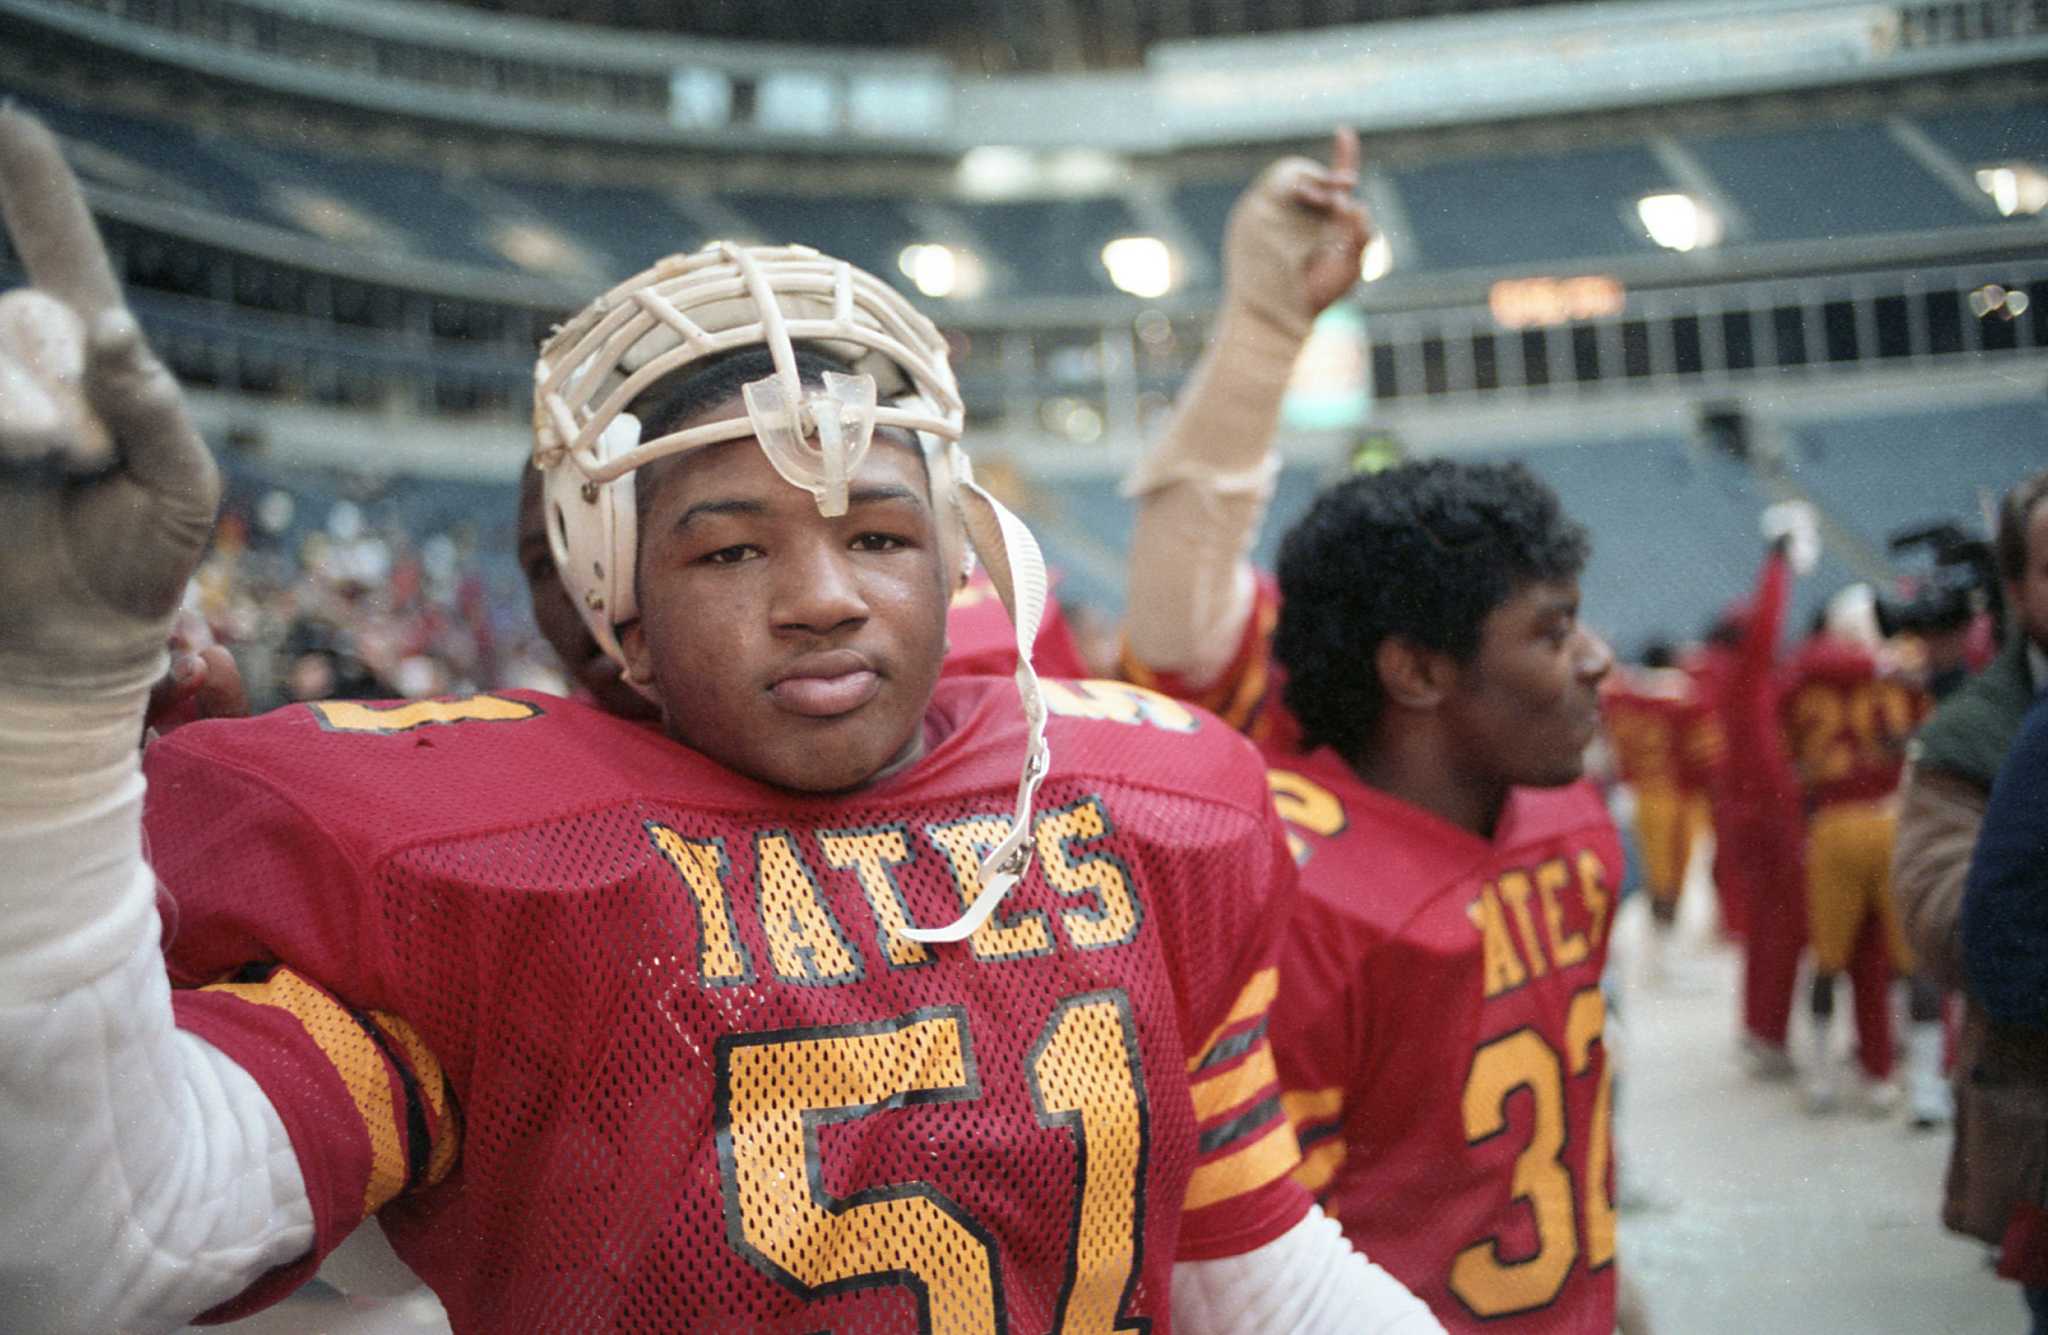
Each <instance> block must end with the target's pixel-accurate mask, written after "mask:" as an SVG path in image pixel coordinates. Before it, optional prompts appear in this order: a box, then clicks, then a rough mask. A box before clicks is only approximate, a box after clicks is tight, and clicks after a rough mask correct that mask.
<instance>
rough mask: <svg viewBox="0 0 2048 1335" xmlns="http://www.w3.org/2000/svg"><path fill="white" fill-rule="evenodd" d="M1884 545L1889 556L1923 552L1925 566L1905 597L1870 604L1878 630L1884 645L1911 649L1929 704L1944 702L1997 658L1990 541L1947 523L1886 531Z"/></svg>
mask: <svg viewBox="0 0 2048 1335" xmlns="http://www.w3.org/2000/svg"><path fill="white" fill-rule="evenodd" d="M1888 545H1889V546H1890V548H1891V550H1892V551H1893V552H1894V553H1895V554H1896V553H1901V552H1913V551H1922V550H1924V551H1926V552H1927V553H1929V554H1930V555H1931V556H1932V558H1933V566H1932V568H1931V569H1929V570H1928V571H1927V572H1926V574H1925V575H1923V576H1922V577H1921V578H1920V579H1919V580H1918V582H1917V584H1916V587H1915V588H1914V589H1913V592H1912V594H1911V596H1910V597H1907V598H1905V599H1901V600H1896V601H1894V600H1890V599H1885V598H1880V599H1878V602H1877V621H1878V626H1879V628H1880V629H1881V630H1882V631H1883V633H1884V637H1885V638H1886V639H1887V640H1892V639H1896V638H1898V637H1905V638H1907V639H1910V640H1912V641H1914V642H1917V643H1918V644H1919V646H1920V649H1921V652H1922V653H1923V654H1924V656H1925V659H1924V663H1923V669H1924V671H1923V677H1924V680H1923V682H1922V684H1923V685H1924V686H1925V688H1926V690H1927V693H1928V694H1929V695H1931V696H1933V697H1934V699H1935V700H1936V701H1941V700H1946V699H1948V697H1949V696H1951V695H1953V694H1955V692H1956V690H1957V689H1958V688H1960V687H1961V686H1962V684H1963V683H1964V682H1966V681H1968V680H1969V679H1970V674H1972V673H1974V672H1976V671H1978V670H1979V669H1980V668H1982V667H1984V666H1985V665H1986V664H1987V663H1988V662H1990V660H1991V658H1992V657H1993V655H1995V654H1996V652H1997V646H1998V641H1999V637H2000V635H2001V633H2002V631H2003V627H2004V608H2003V605H2002V604H2001V602H2000V600H1999V588H1998V585H1999V581H2000V577H1999V569H1998V558H1997V556H1996V554H1995V553H1994V552H1993V550H1992V545H1991V544H1990V543H1988V542H1985V541H1984V540H1983V539H1982V538H1974V537H1971V536H1970V535H1969V534H1968V533H1966V532H1964V531H1963V529H1962V528H1961V527H1960V526H1959V525H1956V524H1953V523H1938V524H1926V525H1922V526H1921V527H1918V528H1911V529H1906V530H1903V531H1901V532H1898V533H1894V534H1893V535H1892V537H1891V541H1890V543H1889V544H1888Z"/></svg>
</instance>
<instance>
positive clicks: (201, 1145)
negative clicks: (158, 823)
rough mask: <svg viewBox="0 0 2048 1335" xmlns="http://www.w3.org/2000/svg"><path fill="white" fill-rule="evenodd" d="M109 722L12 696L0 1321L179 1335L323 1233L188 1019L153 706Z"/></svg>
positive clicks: (288, 1166)
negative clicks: (146, 831)
mask: <svg viewBox="0 0 2048 1335" xmlns="http://www.w3.org/2000/svg"><path fill="white" fill-rule="evenodd" d="M114 713H116V714H118V715H119V716H118V717H112V718H108V717H105V716H95V711H94V710H92V709H90V708H85V707H81V706H79V705H78V704H76V703H75V702H57V703H52V702H50V701H47V700H44V701H27V700H24V699H22V698H20V697H19V696H11V695H7V694H0V1202H5V1205H4V1207H0V1312H4V1313H6V1328H7V1330H8V1331H9V1332H11V1333H13V1335H40V1332H51V1333H52V1335H55V1333H56V1332H66V1333H67V1335H68V1333H71V1332H78V1331H108V1330H120V1331H124V1332H126V1331H136V1332H146V1331H167V1330H173V1329H176V1328H177V1327H178V1326H179V1325H181V1324H182V1323H183V1322H184V1321H186V1320H187V1319H189V1318H190V1317H192V1316H193V1315H195V1314H197V1313H199V1312H202V1311H205V1310H206V1309H208V1308H210V1307H213V1306H215V1305H216V1304H218V1303H221V1302H224V1301H226V1300H227V1299H229V1298H232V1297H233V1296H235V1295H236V1294H238V1293H240V1292H241V1291H242V1290H244V1289H246V1288H247V1287H248V1286H249V1285H250V1283H252V1282H253V1281H254V1280H256V1279H257V1278H258V1277H260V1276H261V1275H262V1274H263V1273H264V1272H265V1271H267V1270H269V1269H271V1268H272V1267H274V1266H277V1265H281V1264H284V1263H286V1262H288V1261H291V1260H294V1259H296V1258H297V1257H299V1256H302V1255H303V1254H304V1253H305V1252H306V1250H307V1248H308V1247H310V1246H311V1245H312V1242H313V1217H312V1206H311V1203H310V1202H309V1200H308V1198H307V1196H306V1189H305V1184H304V1180H303V1179H302V1177H301V1175H300V1172H299V1167H298V1161H297V1159H296V1157H295V1156H294V1154H293V1151H292V1147H291V1142H290V1139H289V1137H288V1136H287V1134H286V1132H285V1129H284V1124H283V1122H282V1121H281V1120H280V1119H279V1117H278V1115H277V1111H276V1109H275V1108H274V1107H272V1106H271V1103H270V1101H269V1099H268V1098H266V1097H265V1096H264V1094H263V1092H262V1090H261V1089H260V1088H258V1086H257V1085H256V1082H255V1081H254V1080H253V1079H252V1078H251V1077H250V1076H249V1075H248V1073H247V1072H245V1071H243V1070H242V1068H241V1067H239V1066H237V1065H236V1064H235V1063H234V1062H232V1061H231V1060H229V1059H228V1058H227V1057H226V1056H225V1055H224V1054H222V1053H221V1052H220V1051H219V1050H218V1049H217V1048H214V1047H213V1046H212V1045H210V1044H208V1043H206V1042H204V1041H203V1040H201V1039H198V1038H196V1037H194V1036H192V1035H190V1034H185V1033H182V1032H180V1031H179V1030H178V1029H177V1028H176V1027H175V1026H174V1024H173V1023H172V1016H171V998H170V984H169V980H168V978H167V977H166V976H165V973H164V965H163V958H162V955H161V954H160V952H159V949H158V945H157V942H158V939H159V930H160V929H159V925H158V919H157V913H156V884H155V880H154V878H153V877H152V876H151V874H150V872H149V869H148V867H147V866H146V865H144V862H143V859H142V826H141V820H142V791H143V781H142V775H141V771H140V762H139V759H138V757H137V756H136V754H135V738H136V736H137V735H138V731H139V721H138V720H139V716H140V711H139V709H137V710H135V711H134V713H133V715H132V716H129V715H128V714H127V713H125V712H124V711H114ZM81 716H86V719H87V722H85V723H84V724H81V722H80V718H81Z"/></svg>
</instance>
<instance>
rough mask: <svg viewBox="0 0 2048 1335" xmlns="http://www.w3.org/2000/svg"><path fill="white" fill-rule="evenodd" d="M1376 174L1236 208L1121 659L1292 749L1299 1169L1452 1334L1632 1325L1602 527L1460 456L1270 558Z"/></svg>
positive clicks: (1289, 1019) (1577, 1334) (1288, 779)
mask: <svg viewBox="0 0 2048 1335" xmlns="http://www.w3.org/2000/svg"><path fill="white" fill-rule="evenodd" d="M1356 165H1357V145H1356V141H1355V139H1353V138H1352V137H1351V136H1350V135H1349V134H1347V133H1340V134H1339V135H1338V137H1337V141H1336V145H1335V150H1334V152H1333V155H1332V163H1331V166H1330V167H1328V168H1322V167H1319V166H1317V165H1316V164H1314V163H1311V162H1307V161H1304V160H1290V161H1285V162H1282V163H1280V164H1277V165H1276V166H1275V167H1274V168H1273V169H1271V170H1270V171H1268V172H1267V173H1266V174H1265V176H1264V177H1262V178H1261V179H1260V181H1259V182H1258V183H1256V184H1255V185H1253V186H1252V188H1251V189H1250V190H1249V191H1247V192H1246V194H1245V196H1244V198H1243V199H1241V200H1240V201H1239V203H1238V204H1237V206H1236V208H1235V209H1234V211H1233V213H1232V217H1231V222H1230V225H1229V229H1228V233H1227V238H1228V239H1227V242H1226V250H1225V261H1226V263H1225V268H1226V300H1225V303H1224V309H1223V311H1222V312H1221V313H1220V315H1219V316H1218V319H1217V325H1216V333H1215V334H1214V335H1213V337H1212V341H1211V344H1210V347H1209V349H1208V350H1207V352H1206V353H1205V354H1204V357H1203V360H1202V363H1201V365H1200V366H1199V367H1198V368H1197V370H1196V372H1195V376H1194V379H1193V381H1192V383H1191V385H1190V387H1189V388H1188V390H1186V391H1185V392H1184V394H1183V396H1182V399H1181V401H1180V403H1179V404H1178V405H1177V407H1176V411H1175V417H1174V420H1173V422H1172V424H1171V425H1170V426H1169V428H1168V430H1167V431H1166V433H1165V435H1164V437H1163V438H1162V440H1161V442H1160V444H1159V445H1158V446H1157V447H1155V449H1154V450H1153V451H1152V452H1151V453H1150V454H1149V455H1148V456H1147V457H1146V458H1145V460H1144V461H1143V462H1142V463H1141V465H1140V467H1139V470H1138V473H1137V475H1136V477H1135V478H1134V480H1133V487H1132V490H1133V491H1134V492H1136V493H1137V495H1138V497H1139V502H1138V516H1137V528H1136V531H1135V533H1134V536H1133V542H1132V549H1131V574H1130V607H1131V612H1130V615H1129V620H1128V623H1127V624H1128V636H1129V638H1128V644H1127V653H1126V662H1125V668H1126V671H1127V673H1128V674H1129V675H1130V676H1131V677H1132V678H1133V679H1134V680H1138V681H1141V682H1144V683H1146V684H1148V685H1150V686H1153V687H1157V688H1160V689H1163V690H1165V691H1168V692H1170V693H1172V694H1174V695H1176V696H1179V697H1183V698H1187V699H1192V700H1197V701H1200V702H1203V703H1206V704H1209V705H1210V706H1211V707H1213V708H1216V709H1217V710H1218V711H1219V712H1221V713H1223V714H1224V716H1225V717H1226V718H1228V719H1230V720H1231V721H1232V722H1235V723H1237V724H1239V725H1240V726H1242V727H1244V728H1246V729H1247V731H1249V732H1251V733H1252V734H1253V735H1254V736H1255V737H1258V738H1259V739H1260V740H1261V741H1262V742H1263V743H1264V745H1265V749H1266V753H1267V757H1268V763H1269V764H1270V765H1271V766H1272V776H1271V782H1272V787H1273V793H1274V797H1275V800H1276V801H1277V802H1278V804H1279V808H1280V811H1281V814H1282V815H1283V816H1284V817H1285V818H1286V819H1287V822H1288V824H1289V826H1290V827H1291V829H1292V832H1293V839H1294V845H1295V849H1296V853H1297V856H1298V857H1299V858H1300V860H1301V869H1302V890H1303V894H1302V899H1301V904H1300V907H1299V909H1298V910H1297V914H1296V917H1295V921H1294V922H1293V924H1292V925H1291V926H1290V929H1289V931H1288V934H1287V940H1286V943H1285V945H1284V946H1283V949H1282V953H1281V966H1280V1000H1279V1003H1278V1004H1277V1005H1276V1006H1275V1007H1274V1010H1273V1021H1272V1030H1271V1033H1272V1039H1273V1045H1274V1052H1275V1056H1276V1058H1277V1061H1278V1064H1279V1069H1280V1074H1281V1079H1282V1082H1283V1084H1284V1085H1285V1086H1286V1090H1287V1092H1286V1100H1287V1104H1288V1107H1289V1110H1290V1112H1291V1113H1292V1114H1293V1116H1294V1120H1295V1124H1296V1129H1297V1131H1298V1133H1299V1134H1300V1137H1301V1141H1302V1153H1303V1156H1304V1162H1303V1166H1302V1168H1301V1170H1300V1172H1299V1174H1298V1176H1299V1178H1300V1180H1301V1181H1302V1182H1303V1183H1304V1184H1306V1185H1308V1186H1310V1187H1311V1188H1312V1189H1313V1190H1315V1191H1316V1193H1317V1194H1318V1196H1319V1197H1320V1198H1321V1199H1322V1201H1323V1203H1324V1205H1325V1206H1326V1208H1328V1209H1329V1210H1330V1212H1331V1213H1332V1214H1333V1215H1335V1216H1336V1217H1337V1219H1338V1220H1339V1222H1340V1223H1342V1225H1343V1227H1344V1230H1345V1232H1346V1234H1347V1235H1349V1236H1350V1238H1351V1239H1352V1241H1353V1242H1355V1243H1357V1244H1358V1245H1359V1246H1360V1247H1361V1248H1362V1249H1363V1250H1364V1251H1365V1252H1366V1253H1367V1254H1368V1255H1371V1256H1372V1257H1373V1258H1374V1259H1375V1260H1376V1261H1378V1262H1379V1263H1380V1264H1382V1265H1384V1266H1385V1267H1386V1268H1387V1269H1388V1270H1389V1271H1391V1272H1392V1273H1393V1274H1394V1275H1395V1277H1396V1278H1398V1279H1400V1280H1401V1281H1402V1282H1403V1283H1405V1284H1407V1285H1408V1287H1409V1288H1411V1289H1412V1290H1414V1291H1415V1293H1416V1294H1417V1295H1418V1296H1420V1297H1422V1298H1423V1299H1425V1300H1426V1301H1427V1302H1428V1303H1429V1305H1430V1307H1431V1309H1432V1310H1433V1311H1434V1312H1435V1313H1436V1315H1437V1317H1438V1318H1439V1319H1440V1320H1441V1321H1442V1322H1443V1323H1444V1325H1445V1326H1446V1327H1448V1328H1450V1329H1453V1330H1471V1331H1478V1330H1487V1331H1503V1332H1505V1331H1529V1332H1535V1331H1544V1332H1573V1333H1574V1335H1610V1333H1611V1332H1612V1331H1613V1330H1614V1328H1615V1319H1616V1290H1617V1284H1616V1277H1615V1266H1614V1259H1615V1226H1614V1211H1613V1207H1612V1204H1611V1200H1612V1194H1611V1193H1612V1162H1611V1141H1610V1124H1611V1118H1610V1104H1611V1097H1610V1093H1609V1089H1610V1086H1609V1077H1608V1065H1607V1054H1606V1052H1605V1049H1604V1046H1603V1044H1602V1033H1603V1030H1604V1023H1605V1019H1606V1011H1605V1006H1604V1004H1603V1002H1602V998H1601V992H1600V988H1599V980H1600V973H1601V968H1602V965H1603V962H1604V961H1605V959H1606V956H1607V934H1608V928H1609V926H1610V924H1611V922H1612V913H1613V908H1614V894H1615V892H1616V889H1617V888H1618V886H1619V885H1620V872H1621V859H1620V850H1619V846H1618V842H1617V840H1616V837H1615V833H1614V828H1613V825H1612V823H1611V822H1610V821H1609V820H1608V818H1607V814H1606V811H1605V809H1604V807H1603V805H1602V804H1601V802H1600V800H1599V798H1598V797H1597V796H1596V795H1595V794H1594V793H1593V792H1592V791H1591V789H1590V787H1589V786H1588V785H1586V784H1585V783H1583V782H1581V781H1580V770H1581V764H1582V755H1583V752H1584V750H1585V747H1586V745H1587V743H1588V742H1590V741H1591V740H1592V738H1593V733H1594V729H1595V728H1596V726H1597V724H1598V712H1597V711H1598V700H1597V691H1598V687H1599V683H1600V681H1601V678H1602V677H1603V676H1604V675H1605V674H1606V672H1607V670H1608V668H1609V667H1610V666H1611V664H1612V656H1611V655H1610V654H1609V652H1608V650H1607V647H1606V645H1604V644H1603V643H1601V641H1600V640H1599V639H1598V638H1597V637H1596V636H1594V635H1592V634H1591V633H1590V632H1588V631H1587V630H1586V629H1585V628H1584V627H1582V626H1581V625H1580V624H1579V622H1578V620H1577V613H1578V576H1579V571H1580V568H1581V567H1582V565H1583V564H1584V561H1585V559H1586V555H1587V538H1586V534H1585V532H1584V530H1583V529H1581V528H1580V527H1579V526H1578V525H1577V524H1575V523H1573V522H1571V521H1570V520H1569V519H1568V518H1566V517H1565V515H1564V514H1563V513H1562V512H1561V511H1560V509H1559V507H1558V503H1557V498H1556V496H1555V495H1553V494H1552V493H1551V492H1550V490H1549V489H1548V488H1547V487H1545V486H1544V485H1543V484H1542V483H1541V482H1539V481H1538V480H1537V479H1536V478H1535V477H1533V476H1532V475H1531V474H1529V473H1528V472H1527V471H1525V470H1523V469H1521V468H1519V467H1515V466H1498V465H1478V466H1471V465H1459V464H1453V463H1449V462H1442V461H1438V462H1430V463H1420V464H1404V465H1401V466H1399V467H1396V468H1393V469H1391V470H1388V471H1387V472H1384V473H1381V474H1378V475H1376V476H1360V477H1353V478H1350V479H1348V480H1346V481H1344V482H1341V483H1339V484H1337V485H1336V486H1334V487H1332V488H1330V489H1329V490H1328V491H1326V492H1324V493H1323V495H1322V496H1321V497H1319V498H1318V500H1317V501H1316V503H1315V505H1314V506H1313V507H1312V508H1311V510H1310V511H1309V513H1308V515H1307V516H1306V517H1305V518H1304V519H1302V520H1301V521H1300V522H1299V523H1298V524H1297V525H1296V526H1295V527H1294V529H1293V530H1291V531H1290V532H1289V534H1288V535H1287V537H1286V539H1285V540H1284V541H1283V543H1282V546H1281V553H1280V562H1279V569H1278V576H1279V579H1278V587H1277V590H1276V589H1275V588H1274V586H1273V585H1272V584H1271V583H1270V582H1262V581H1259V580H1257V579H1255V578H1254V575H1253V572H1252V570H1251V569H1250V567H1249V565H1248V564H1246V562H1245V559H1244V553H1246V552H1247V551H1248V550H1249V549H1250V547H1251V539H1252V537H1253V534H1254V532H1255V530H1256V526H1257V524H1258V522H1259V520H1260V518H1261V514H1262V510H1263V505H1264V497H1265V495H1266V493H1267V490H1268V488H1269V484H1270V479H1271V476H1272V469H1273V459H1272V455H1271V453H1270V442H1271V440H1272V437H1273V430H1274V424H1275V422H1276V420H1277V417H1278V409H1279V402H1280V395H1281V392H1282V390H1283V389H1284V387H1285V385H1286V383H1287V371H1288V368H1289V366H1290V365H1291V364H1292V361H1293V359H1294V355H1295V353H1296V352H1298V351H1299V349H1300V347H1301V343H1302V340H1303V339H1304V338H1305V336H1306V334H1307V331H1308V327H1309V323H1310V320H1311V319H1312V318H1313V316H1314V315H1315V314H1316V313H1317V312H1318V311H1320V310H1321V309H1322V308H1323V307H1324V306H1327V305H1328V304H1329V303H1330V302H1331V301H1332V300H1334V299H1335V298H1336V297H1338V296H1341V295H1342V293H1343V292H1344V291H1346V290H1348V289H1349V287H1350V286H1351V284H1352V283H1353V282H1355V281H1356V278H1357V274H1358V262H1359V253H1360V249H1361V247H1362V246H1363V244H1364V241H1365V235H1366V227H1365V223H1364V220H1363V217H1362V214H1361V213H1360V212H1359V206H1358V205H1357V204H1356V202H1355V201H1353V200H1351V199H1350V198H1349V195H1350V187H1351V184H1352V182H1353V180H1354V179H1355V171H1356ZM1191 531H1192V536H1191ZM1283 682H1284V687H1283ZM1295 739H1299V744H1298V745H1297V744H1296V740H1295Z"/></svg>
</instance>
